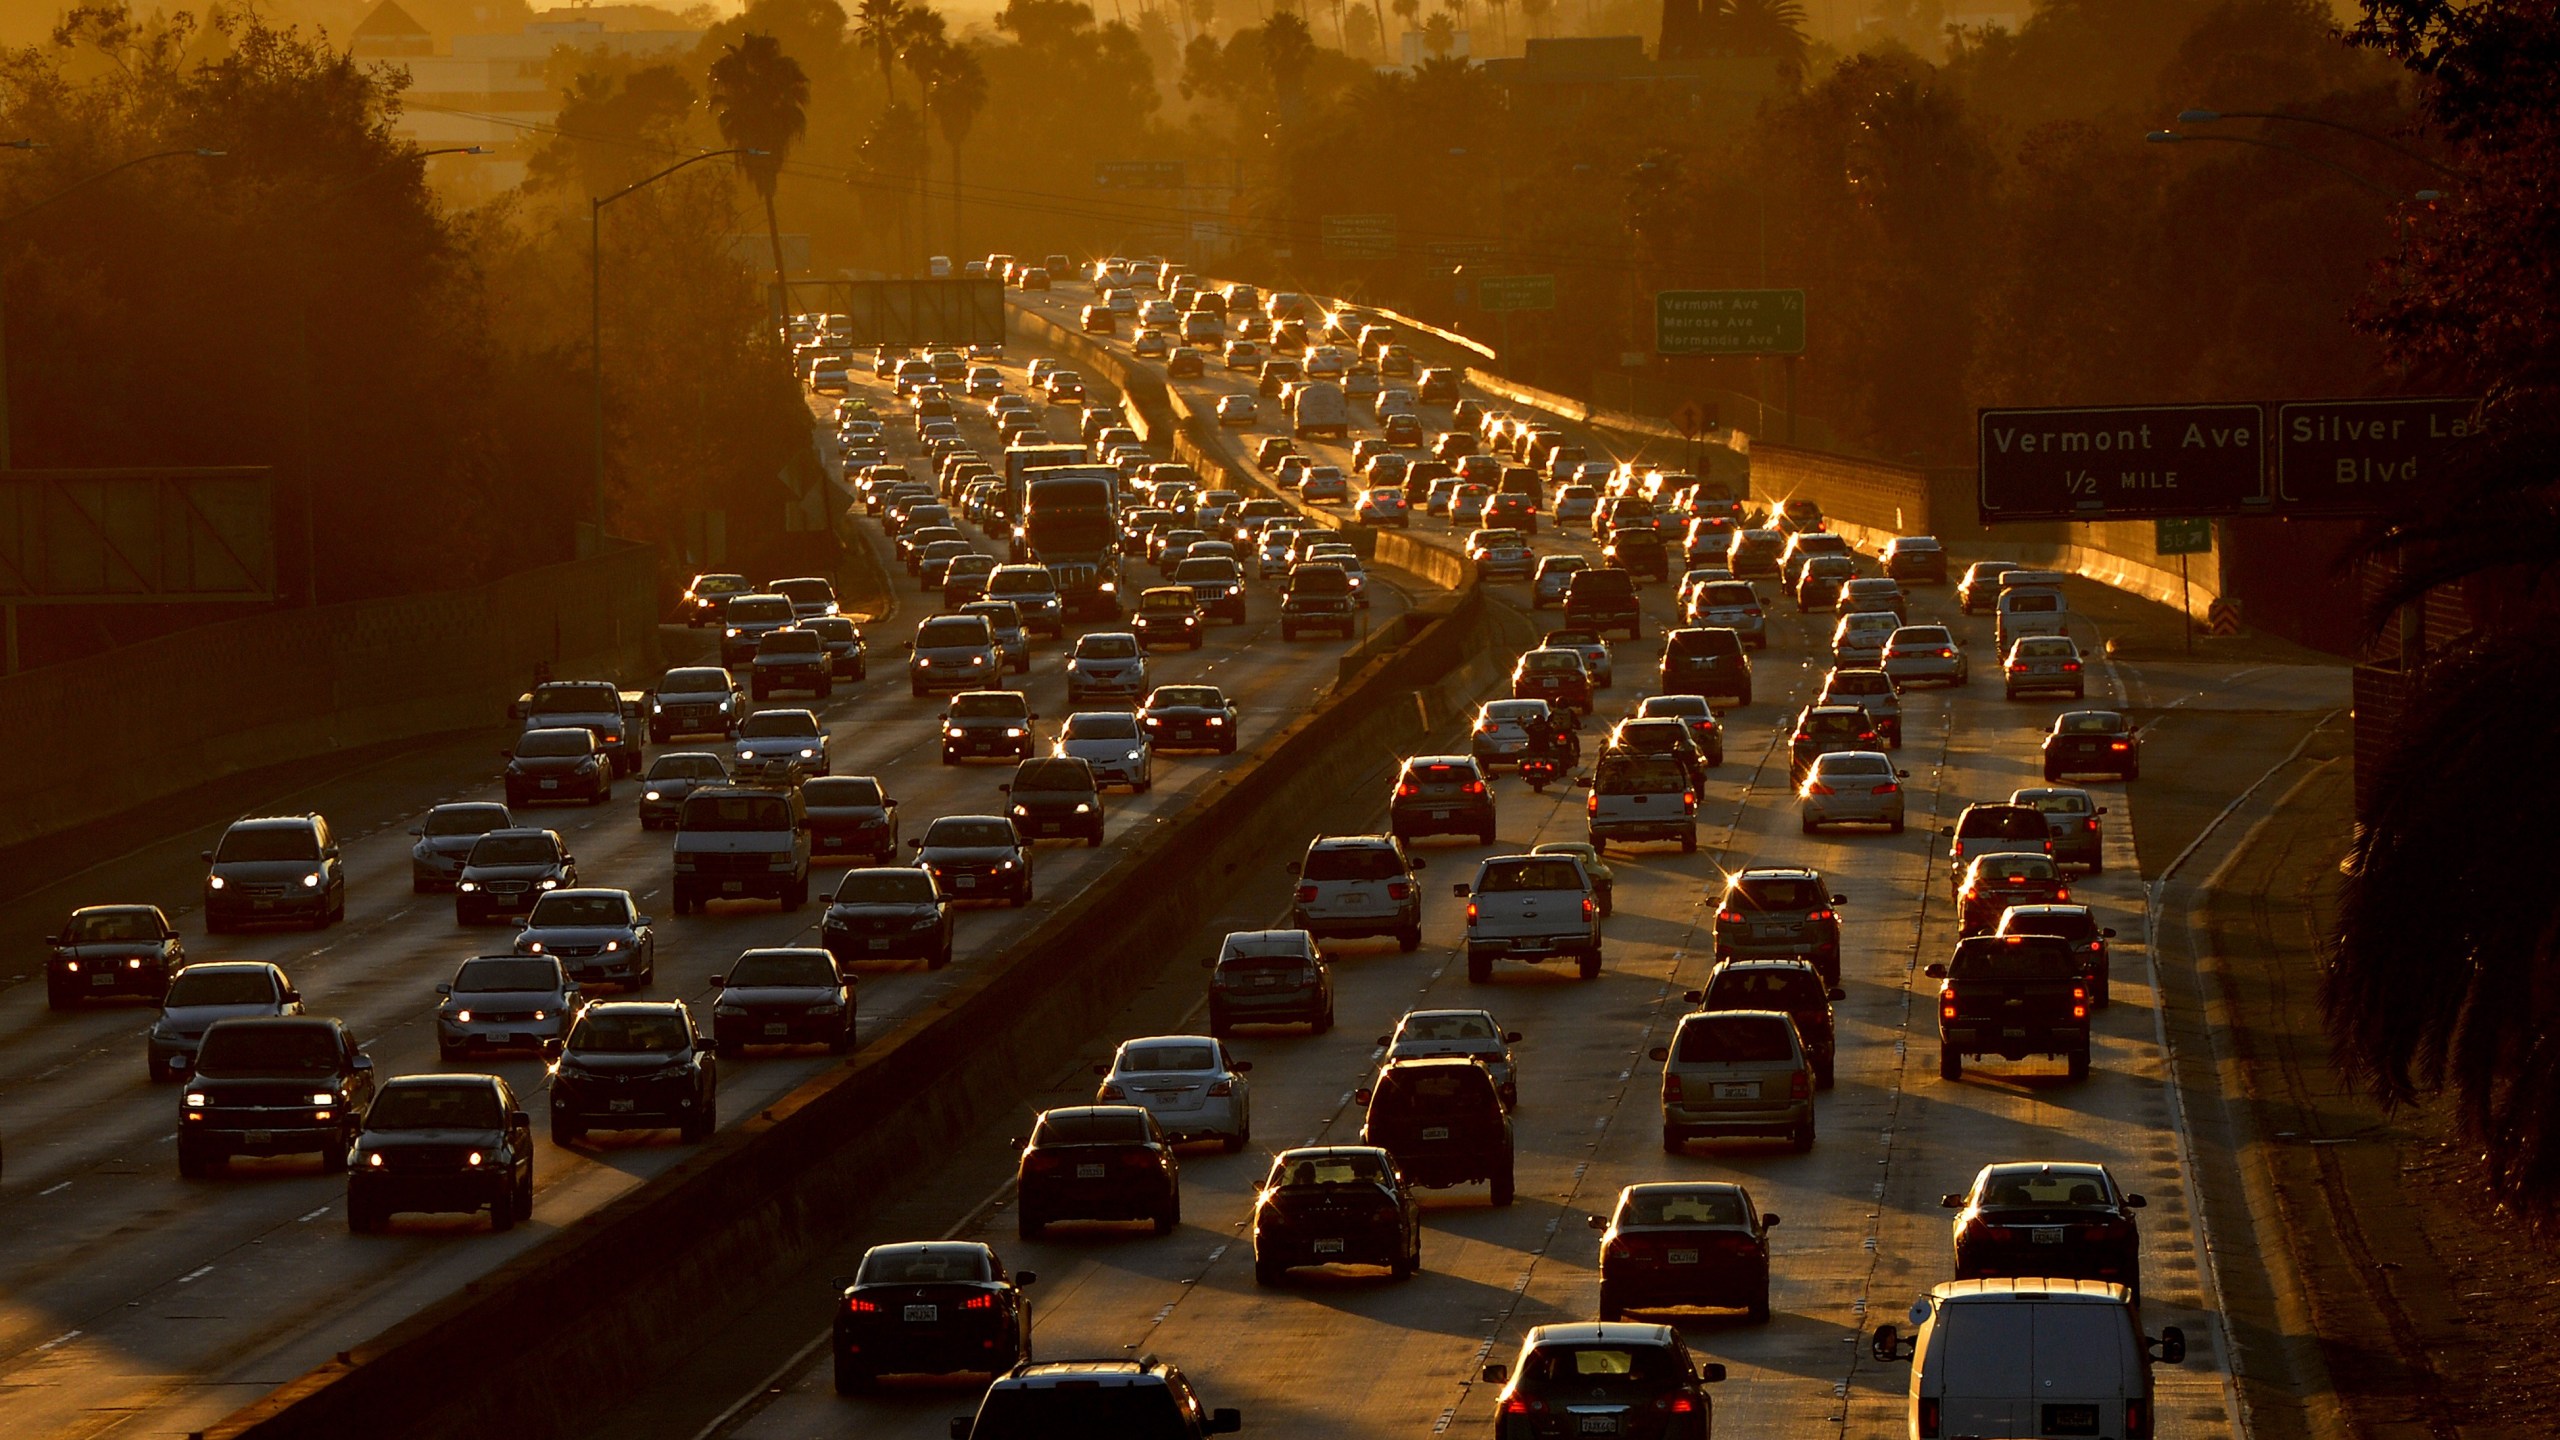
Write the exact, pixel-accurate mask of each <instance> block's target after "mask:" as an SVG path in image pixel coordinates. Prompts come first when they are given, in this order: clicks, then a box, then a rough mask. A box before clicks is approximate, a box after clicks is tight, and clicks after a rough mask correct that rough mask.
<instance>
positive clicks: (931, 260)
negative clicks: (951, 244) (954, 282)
mask: <svg viewBox="0 0 2560 1440" xmlns="http://www.w3.org/2000/svg"><path fill="white" fill-rule="evenodd" d="M924 268H925V273H927V274H929V275H931V276H932V277H933V278H934V279H936V280H948V279H950V278H951V257H950V256H948V255H931V256H927V257H926V258H925V262H924Z"/></svg>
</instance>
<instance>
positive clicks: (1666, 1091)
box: [1662, 1070, 1680, 1105]
mask: <svg viewBox="0 0 2560 1440" xmlns="http://www.w3.org/2000/svg"><path fill="white" fill-rule="evenodd" d="M1662 1102H1663V1103H1664V1104H1666V1105H1677V1104H1679V1103H1680V1077H1679V1076H1678V1075H1676V1074H1674V1073H1672V1072H1671V1071H1668V1070H1666V1071H1664V1072H1663V1073H1662Z"/></svg>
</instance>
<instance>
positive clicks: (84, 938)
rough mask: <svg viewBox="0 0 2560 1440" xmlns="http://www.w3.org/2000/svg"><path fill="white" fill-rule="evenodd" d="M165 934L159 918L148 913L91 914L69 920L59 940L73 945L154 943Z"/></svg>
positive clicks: (87, 913) (127, 911)
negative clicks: (127, 942) (61, 939)
mask: <svg viewBox="0 0 2560 1440" xmlns="http://www.w3.org/2000/svg"><path fill="white" fill-rule="evenodd" d="M165 932H166V927H165V926H163V925H162V924H161V923H160V917H159V916H158V915H155V914H153V913H152V912H150V911H148V910H91V911H88V912H86V913H84V914H80V915H74V916H72V917H71V923H70V924H69V925H67V926H65V927H64V928H63V932H62V938H64V939H65V940H68V941H70V942H71V943H72V944H74V945H98V944H114V943H120V942H126V941H131V942H135V943H156V942H157V941H158V940H159V939H160V938H161V936H162V935H163V934H164V933H165Z"/></svg>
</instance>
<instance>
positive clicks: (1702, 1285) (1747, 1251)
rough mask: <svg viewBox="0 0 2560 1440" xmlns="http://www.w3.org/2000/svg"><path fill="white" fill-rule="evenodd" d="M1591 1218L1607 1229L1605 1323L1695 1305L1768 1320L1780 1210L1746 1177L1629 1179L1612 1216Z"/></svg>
mask: <svg viewBox="0 0 2560 1440" xmlns="http://www.w3.org/2000/svg"><path fill="white" fill-rule="evenodd" d="M1584 1219H1585V1222H1586V1223H1587V1224H1589V1225H1590V1226H1591V1228H1592V1229H1594V1230H1597V1231H1599V1232H1600V1320H1601V1323H1603V1324H1608V1323H1611V1322H1614V1321H1620V1320H1624V1319H1625V1318H1626V1315H1627V1312H1628V1311H1630V1310H1665V1309H1672V1308H1686V1307H1692V1306H1694V1307H1700V1308H1707V1307H1713V1308H1719V1309H1727V1310H1740V1311H1743V1312H1744V1313H1745V1314H1747V1315H1748V1316H1749V1317H1750V1318H1751V1321H1752V1323H1754V1324H1762V1325H1765V1324H1767V1323H1768V1320H1769V1232H1770V1231H1771V1230H1772V1229H1774V1228H1776V1226H1777V1223H1778V1217H1777V1216H1775V1215H1766V1214H1762V1213H1761V1211H1760V1208H1759V1207H1758V1206H1756V1205H1754V1204H1752V1203H1751V1192H1749V1191H1748V1190H1745V1189H1743V1188H1742V1187H1741V1186H1740V1185H1737V1184H1733V1183H1730V1182H1727V1181H1714V1180H1682V1181H1654V1182H1651V1183H1647V1184H1641V1185H1629V1186H1627V1187H1625V1188H1624V1189H1622V1190H1620V1191H1619V1192H1618V1203H1617V1205H1616V1207H1615V1208H1614V1209H1612V1210H1611V1212H1610V1213H1609V1214H1608V1215H1607V1216H1605V1217H1604V1216H1599V1215H1590V1216H1586V1217H1584ZM1611 1433H1624V1432H1619V1431H1615V1430H1613V1431H1612V1432H1611ZM1700 1433H1704V1432H1700Z"/></svg>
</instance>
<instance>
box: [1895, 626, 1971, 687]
mask: <svg viewBox="0 0 2560 1440" xmlns="http://www.w3.org/2000/svg"><path fill="white" fill-rule="evenodd" d="M1881 668H1882V669H1883V671H1884V673H1886V674H1887V675H1890V676H1892V677H1893V681H1894V683H1895V684H1896V685H1955V686H1961V685H1963V684H1964V683H1965V682H1967V681H1968V680H1970V679H1972V678H1973V676H1972V666H1971V663H1970V662H1969V661H1968V660H1967V659H1966V658H1965V653H1964V646H1963V645H1962V644H1960V643H1958V642H1957V640H1956V637H1955V632H1954V631H1952V630H1949V629H1948V628H1947V627H1946V626H1944V625H1905V626H1902V627H1901V628H1900V629H1897V630H1895V631H1894V632H1893V633H1892V634H1891V635H1888V636H1886V637H1885V642H1884V660H1883V662H1882V665H1881Z"/></svg>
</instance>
